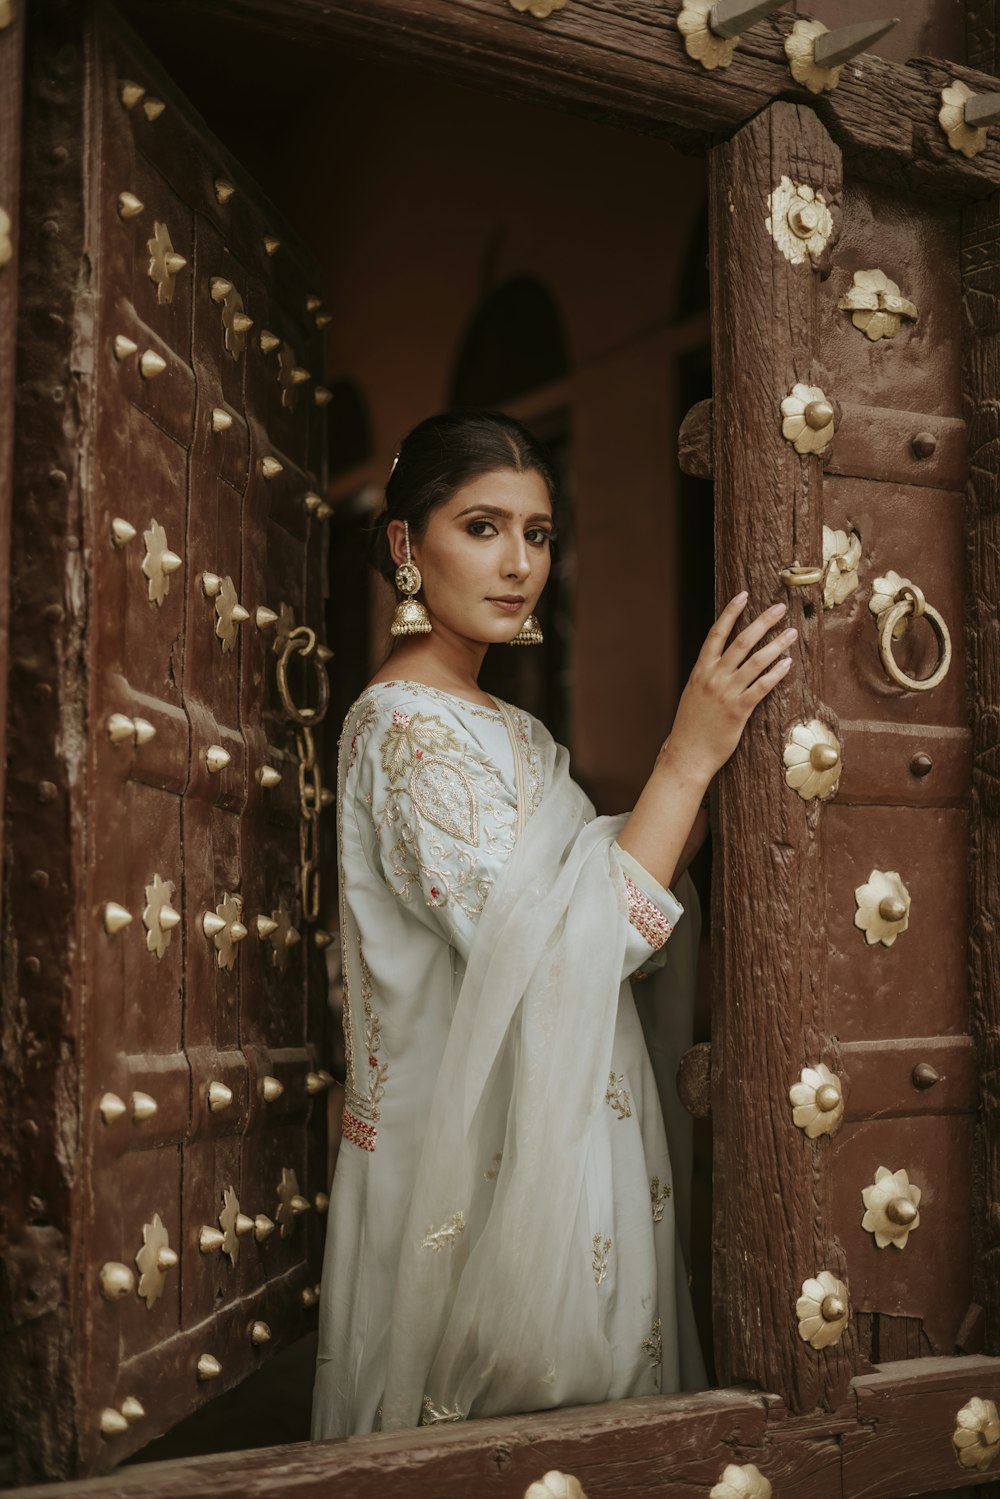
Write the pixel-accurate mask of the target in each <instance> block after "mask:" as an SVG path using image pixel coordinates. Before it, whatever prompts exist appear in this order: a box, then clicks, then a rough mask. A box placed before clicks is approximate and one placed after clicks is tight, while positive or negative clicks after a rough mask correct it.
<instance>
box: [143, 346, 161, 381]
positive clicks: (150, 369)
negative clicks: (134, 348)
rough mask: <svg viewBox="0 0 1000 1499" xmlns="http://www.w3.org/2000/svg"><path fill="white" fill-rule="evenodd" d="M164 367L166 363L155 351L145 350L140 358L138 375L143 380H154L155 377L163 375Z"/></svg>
mask: <svg viewBox="0 0 1000 1499" xmlns="http://www.w3.org/2000/svg"><path fill="white" fill-rule="evenodd" d="M166 367H167V361H166V360H165V359H164V358H163V355H162V354H157V352H156V350H155V349H146V351H145V352H144V353H143V354H142V355H141V356H140V359H139V373H140V374H141V375H142V378H143V379H144V380H155V379H156V377H157V375H162V374H163V371H164V370H165V369H166Z"/></svg>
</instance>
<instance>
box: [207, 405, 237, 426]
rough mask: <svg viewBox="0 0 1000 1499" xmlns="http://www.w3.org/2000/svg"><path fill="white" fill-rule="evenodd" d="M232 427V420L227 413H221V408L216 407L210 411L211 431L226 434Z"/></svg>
mask: <svg viewBox="0 0 1000 1499" xmlns="http://www.w3.org/2000/svg"><path fill="white" fill-rule="evenodd" d="M232 425H233V419H232V417H231V416H230V415H229V412H228V411H223V409H222V407H221V406H216V407H214V408H213V411H212V431H213V432H228V431H229V429H230V427H231V426H232Z"/></svg>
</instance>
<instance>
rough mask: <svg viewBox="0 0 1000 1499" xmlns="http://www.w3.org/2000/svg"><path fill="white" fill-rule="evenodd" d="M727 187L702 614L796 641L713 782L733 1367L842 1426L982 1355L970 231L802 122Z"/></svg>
mask: <svg viewBox="0 0 1000 1499" xmlns="http://www.w3.org/2000/svg"><path fill="white" fill-rule="evenodd" d="M712 170H713V189H712V211H713V225H712V228H713V267H714V271H713V275H714V285H713V315H714V318H713V334H714V363H715V399H714V416H715V420H714V436H715V478H716V507H717V555H718V569H719V600H720V601H725V600H726V599H727V598H729V597H731V596H732V594H733V593H735V592H736V591H737V589H738V588H740V587H742V586H744V585H746V586H748V587H749V588H750V591H751V593H750V610H751V611H754V610H755V609H759V608H762V607H764V606H766V605H768V604H771V603H772V602H775V601H777V600H787V602H788V604H789V614H790V620H791V622H792V623H794V624H795V625H796V626H797V627H798V629H799V632H800V633H799V639H798V641H797V642H796V646H795V648H794V650H793V652H792V654H793V657H794V660H795V663H796V664H795V670H794V672H793V673H792V675H791V677H790V679H789V680H788V681H787V683H786V684H785V685H783V686H782V688H781V689H780V690H779V691H778V692H776V693H775V694H774V695H773V696H772V697H771V698H769V699H768V701H767V704H766V706H765V707H764V709H763V710H762V712H761V713H760V714H759V715H758V716H757V718H756V719H755V720H754V722H753V725H752V728H751V731H750V732H749V734H748V735H747V736H746V737H745V740H744V743H743V744H742V745H741V747H740V750H739V751H738V753H737V754H736V756H735V757H734V759H733V761H732V762H731V764H730V766H729V767H728V769H727V770H726V772H725V774H724V776H723V784H722V794H721V811H722V817H721V840H722V858H721V860H720V868H721V879H720V885H721V889H720V891H719V900H718V910H717V916H718V924H717V927H716V930H717V931H724V932H725V934H726V937H725V942H724V943H723V944H722V946H721V952H722V973H721V979H720V983H719V986H718V993H717V1003H716V1008H715V1014H714V1018H713V1056H714V1074H715V1105H714V1113H715V1117H716V1120H717V1130H716V1170H715V1194H716V1197H715V1201H716V1244H717V1261H716V1277H715V1300H716V1331H717V1337H718V1340H719V1344H720V1347H719V1353H720V1366H721V1368H720V1373H721V1376H722V1378H723V1379H724V1380H726V1381H727V1382H728V1381H732V1380H742V1379H752V1380H755V1381H758V1382H759V1383H760V1384H761V1385H762V1386H763V1387H764V1388H765V1389H771V1390H775V1391H777V1392H778V1393H779V1394H781V1395H782V1396H783V1397H785V1399H786V1400H787V1401H788V1403H789V1404H790V1405H791V1406H792V1408H793V1409H799V1410H808V1409H811V1408H813V1407H814V1406H817V1405H825V1406H827V1407H828V1408H832V1409H836V1408H838V1407H839V1406H840V1405H841V1404H842V1402H843V1401H844V1398H845V1396H846V1393H847V1386H848V1381H849V1379H850V1377H851V1375H852V1374H855V1373H864V1372H865V1371H866V1370H867V1369H868V1368H869V1367H870V1366H871V1365H872V1364H877V1363H882V1362H885V1361H887V1360H901V1359H913V1358H919V1357H921V1356H926V1355H939V1354H953V1353H956V1352H963V1351H965V1352H968V1351H974V1350H978V1349H981V1348H982V1347H983V1341H982V1339H983V1326H982V1311H981V1308H980V1307H979V1306H978V1304H977V1303H976V1302H975V1299H974V1295H973V1285H972V1268H973V1215H974V1198H973V1160H974V1122H975V1112H976V1107H977V1087H976V1066H975V1060H974V1055H973V1043H972V1025H971V1021H970V1008H969V984H968V956H967V955H968V943H969V910H968V888H967V887H968V877H967V870H968V858H969V792H970V780H971V761H972V752H971V736H970V731H969V719H968V706H967V689H966V662H965V656H964V647H963V626H964V619H965V609H966V585H965V524H966V519H965V482H966V476H967V458H966V431H965V424H964V421H963V419H962V413H963V407H962V366H961V328H962V299H961V296H962V294H961V233H960V230H961V224H960V214H959V210H958V208H957V207H956V206H955V205H954V203H953V202H950V201H947V200H943V199H940V198H937V197H935V195H934V194H933V193H932V192H930V191H927V190H926V189H925V190H923V191H921V192H920V193H914V192H908V191H906V190H905V189H904V188H902V187H900V188H899V189H893V188H892V187H889V186H886V185H873V184H870V183H867V182H865V181H863V180H858V179H855V178H851V177H850V176H849V177H847V179H846V180H845V178H844V174H843V171H842V165H841V159H840V152H839V150H838V149H837V148H836V146H835V145H834V144H833V142H832V141H831V139H830V137H829V136H828V134H827V133H826V131H825V130H824V128H823V126H822V125H821V124H820V122H819V120H818V119H817V117H816V115H815V114H814V113H813V112H812V110H810V109H807V108H803V107H797V106H794V105H791V104H777V105H774V106H773V107H772V108H770V109H769V110H767V111H766V112H765V113H764V114H762V115H761V116H759V117H758V118H757V119H755V120H754V121H753V122H752V123H751V124H749V125H747V126H746V127H744V128H743V129H742V130H741V131H740V132H738V134H737V135H736V136H735V137H734V138H733V140H732V141H730V142H729V143H727V144H726V145H725V146H723V147H720V148H719V149H718V150H717V151H716V152H714V153H713V167H712ZM796 564H799V569H798V571H797V572H796V571H794V569H795V565H796ZM789 569H792V570H793V571H791V572H789V571H788V570H789ZM924 601H926V611H925V612H923V615H922V617H920V618H916V617H915V611H916V612H919V611H920V610H921V609H922V608H923V603H924ZM897 603H898V607H897ZM878 605H882V606H884V607H885V608H886V609H893V608H895V615H894V616H890V615H889V614H887V613H884V612H883V613H881V614H877V613H876V612H875V610H876V608H877V606H878ZM893 618H895V620H896V621H897V623H896V624H895V625H893ZM887 625H888V626H889V631H888V635H889V636H892V635H893V632H894V631H896V632H898V634H899V636H900V637H901V638H891V639H889V638H888V637H887V633H886V626H887ZM904 631H905V632H906V633H905V634H904V633H903V632H904ZM946 659H947V661H948V662H949V664H947V666H946V665H945V663H946ZM936 676H938V677H940V680H939V681H938V683H937V685H934V686H931V685H930V684H931V682H932V681H933V680H934V679H935V677H936ZM822 1068H826V1069H828V1071H826V1072H823V1071H821V1070H818V1069H822ZM765 1270H766V1273H765ZM817 1280H818V1281H819V1283H820V1285H821V1286H822V1291H819V1290H818V1289H817ZM848 1314H849V1315H848Z"/></svg>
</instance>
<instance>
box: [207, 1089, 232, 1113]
mask: <svg viewBox="0 0 1000 1499" xmlns="http://www.w3.org/2000/svg"><path fill="white" fill-rule="evenodd" d="M232 1101H233V1090H232V1088H227V1087H226V1085H225V1083H209V1085H208V1106H209V1108H210V1109H211V1110H212V1113H213V1114H218V1113H220V1112H221V1110H222V1109H228V1107H229V1105H230V1104H231V1103H232Z"/></svg>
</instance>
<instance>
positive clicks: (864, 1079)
mask: <svg viewBox="0 0 1000 1499" xmlns="http://www.w3.org/2000/svg"><path fill="white" fill-rule="evenodd" d="M840 1056H841V1061H842V1062H843V1066H844V1072H845V1075H846V1087H845V1099H846V1106H845V1109H844V1119H845V1121H846V1122H847V1123H857V1122H859V1121H860V1120H863V1119H888V1118H895V1117H897V1116H898V1117H907V1116H909V1115H912V1114H971V1113H972V1112H973V1110H974V1109H975V1107H976V1065H975V1057H974V1056H973V1052H972V1042H971V1041H970V1039H969V1037H968V1036H926V1037H924V1038H923V1039H915V1038H912V1037H906V1038H904V1039H902V1040H892V1041H842V1042H841V1044H840ZM927 1067H931V1068H933V1069H934V1071H935V1072H936V1073H937V1074H938V1081H937V1082H936V1083H931V1085H930V1086H927V1085H926V1083H925V1084H924V1086H919V1085H918V1084H915V1083H914V1074H915V1073H916V1071H917V1068H927Z"/></svg>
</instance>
